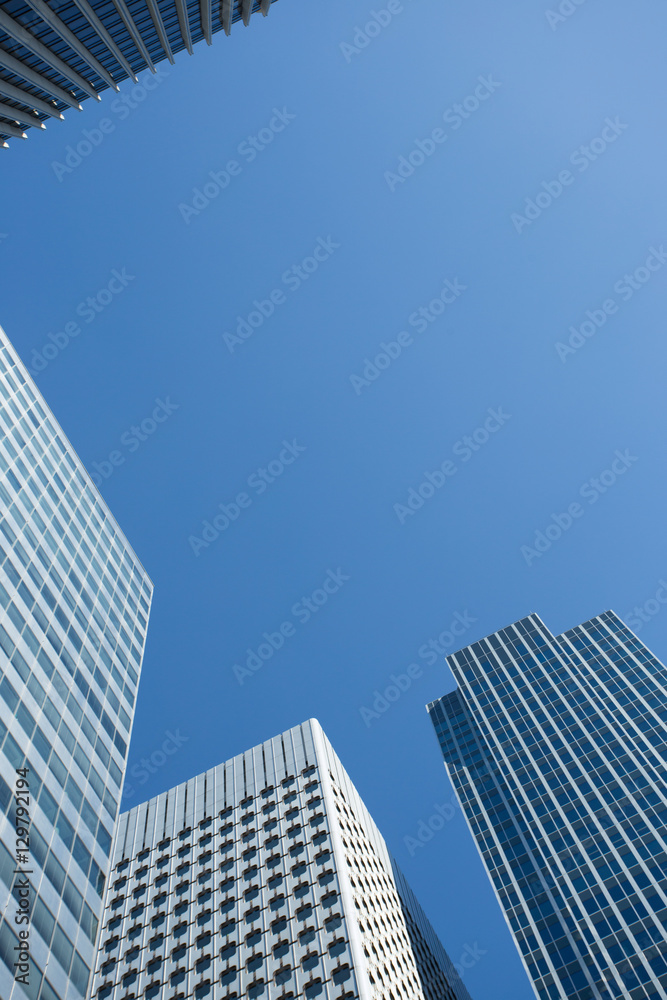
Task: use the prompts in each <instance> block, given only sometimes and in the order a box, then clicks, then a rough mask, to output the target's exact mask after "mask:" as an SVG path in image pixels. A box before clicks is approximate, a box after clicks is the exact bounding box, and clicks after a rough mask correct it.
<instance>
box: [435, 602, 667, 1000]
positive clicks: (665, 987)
mask: <svg viewBox="0 0 667 1000" xmlns="http://www.w3.org/2000/svg"><path fill="white" fill-rule="evenodd" d="M448 662H449V665H450V667H451V669H452V671H453V673H454V676H455V678H456V680H457V682H458V685H459V686H458V688H457V690H455V691H453V692H452V693H451V694H447V695H445V697H444V698H441V699H439V700H438V701H435V702H433V703H432V704H430V705H429V706H428V711H429V713H430V717H431V721H432V722H433V725H434V727H435V731H436V734H437V736H438V740H439V742H440V746H441V749H442V753H443V755H444V758H445V763H446V766H447V770H448V772H449V775H450V777H451V779H452V782H453V784H454V787H455V789H456V791H457V793H458V795H459V798H460V800H461V804H462V807H463V810H464V813H465V816H466V818H467V821H468V825H469V827H470V830H471V832H472V834H473V836H474V838H475V840H476V842H477V846H478V849H479V851H480V854H481V856H482V859H483V861H484V864H485V865H486V868H487V870H488V873H489V877H490V878H491V881H492V882H493V885H494V887H495V891H496V895H497V896H498V899H499V901H500V903H501V905H502V907H503V908H504V911H505V916H506V919H507V922H508V924H509V926H510V928H511V930H512V932H513V934H514V938H515V941H516V944H517V947H518V949H519V951H520V954H521V956H522V958H523V962H524V965H525V967H526V970H527V971H528V974H529V976H530V977H531V978H532V981H533V984H534V989H535V992H536V994H537V996H538V997H540V1000H547V998H548V1000H591V998H596V1000H611V998H617V997H623V998H628V1000H664V998H665V997H667V940H666V938H667V785H666V782H665V778H666V775H667V748H666V746H665V736H666V735H667V730H666V728H665V719H666V718H667V670H666V669H665V667H664V666H663V664H662V663H660V661H659V660H657V659H656V658H655V656H653V655H652V653H651V652H650V651H649V650H648V649H647V648H646V646H644V645H643V643H641V642H640V641H639V640H638V639H637V638H636V636H635V635H633V633H632V632H631V631H630V630H629V629H628V628H627V627H626V626H625V625H624V624H623V622H622V621H621V620H620V619H619V618H618V617H617V616H616V615H615V614H613V613H612V612H606V613H605V614H602V615H600V616H598V617H596V618H593V619H591V620H590V621H587V622H585V623H584V624H583V625H578V626H577V627H576V628H573V629H570V630H568V631H567V632H564V633H563V634H562V635H559V636H556V637H554V636H553V635H552V634H551V633H550V632H549V630H548V629H547V628H546V627H545V625H544V624H543V623H542V621H541V620H540V619H539V617H537V615H529V616H528V617H527V618H524V619H522V620H521V621H518V622H515V623H514V624H513V625H510V626H508V627H507V628H505V629H502V630H501V631H499V632H496V633H494V634H493V635H489V636H487V637H486V638H485V639H482V640H481V641H479V642H475V643H472V645H470V646H468V647H466V648H465V649H462V650H460V651H459V652H457V653H454V654H453V655H451V656H449V657H448Z"/></svg>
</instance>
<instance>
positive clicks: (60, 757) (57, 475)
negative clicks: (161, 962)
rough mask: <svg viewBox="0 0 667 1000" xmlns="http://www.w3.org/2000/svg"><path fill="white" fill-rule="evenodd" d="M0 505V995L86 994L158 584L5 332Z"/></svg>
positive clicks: (0, 344)
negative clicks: (22, 978)
mask: <svg viewBox="0 0 667 1000" xmlns="http://www.w3.org/2000/svg"><path fill="white" fill-rule="evenodd" d="M0 512H1V513H0V996H1V997H3V1000H22V998H24V997H28V998H30V1000H70V998H72V1000H79V998H81V997H84V996H85V995H86V992H87V987H88V985H89V975H90V972H91V970H92V966H93V963H94V956H95V942H96V938H97V932H98V926H99V921H100V918H101V915H102V898H103V895H104V889H105V880H106V875H107V872H108V868H109V863H110V853H111V846H112V841H113V832H114V826H115V821H116V817H117V813H118V805H119V801H120V790H121V786H122V780H123V772H124V769H125V762H126V756H127V746H128V742H129V737H130V730H131V724H132V718H133V714H134V704H135V698H136V691H137V684H138V678H139V672H140V668H141V661H142V655H143V648H144V642H145V636H146V627H147V619H148V613H149V606H150V599H151V590H152V586H151V583H150V581H149V580H148V578H147V576H146V574H145V572H144V570H143V569H142V567H141V565H140V564H139V563H138V561H137V559H136V557H135V556H134V554H133V552H132V550H131V549H130V548H129V547H128V544H127V542H126V540H125V538H124V537H123V535H122V534H121V532H120V530H119V529H118V527H117V526H116V524H115V522H114V521H113V519H112V517H111V516H110V514H109V511H108V509H107V508H106V506H105V505H104V503H103V502H102V500H101V498H100V496H99V494H98V493H97V491H96V489H95V488H94V486H93V485H92V483H91V481H90V479H89V477H88V475H87V473H86V472H85V470H84V468H83V466H82V465H81V463H80V462H79V460H78V458H77V456H76V455H75V453H74V451H73V450H72V448H71V446H70V445H69V442H68V441H67V440H66V439H65V437H64V435H63V433H62V430H61V429H60V427H59V426H58V424H57V423H56V421H55V420H54V418H53V416H52V415H51V413H50V411H49V410H48V408H47V407H46V404H45V403H44V401H43V399H42V398H41V396H40V394H39V392H38V390H37V389H36V387H35V386H34V384H33V383H32V381H31V380H30V378H29V376H28V374H27V372H26V369H25V367H24V366H23V365H22V363H21V362H20V361H19V359H18V357H17V356H16V354H15V352H14V351H13V349H12V347H11V345H10V344H9V342H8V341H7V339H6V337H5V335H4V334H3V333H2V331H0ZM18 768H28V769H29V770H28V773H27V782H28V793H29V806H28V812H29V816H30V824H29V850H28V853H29V863H28V864H23V865H19V866H18V867H19V868H22V869H28V870H29V871H30V872H31V874H30V893H29V897H28V898H29V899H30V903H31V907H32V910H31V914H30V916H31V928H30V932H29V933H30V938H29V946H30V953H31V959H30V971H29V974H28V979H29V984H28V985H26V986H22V985H20V984H19V983H17V982H15V981H14V972H15V969H14V962H15V961H16V959H17V955H16V952H15V950H14V949H15V946H16V944H17V931H18V930H19V928H21V929H23V927H22V926H21V925H19V924H17V923H16V919H15V918H16V913H17V901H18V895H19V894H18V891H17V883H18V879H17V878H16V876H15V869H16V868H17V863H16V857H17V841H16V836H17V835H16V807H17V802H16V799H15V789H16V787H17V769H18ZM19 815H22V814H21V813H19ZM19 825H20V824H19Z"/></svg>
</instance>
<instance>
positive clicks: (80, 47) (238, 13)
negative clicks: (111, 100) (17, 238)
mask: <svg viewBox="0 0 667 1000" xmlns="http://www.w3.org/2000/svg"><path fill="white" fill-rule="evenodd" d="M271 3H272V0H219V2H215V0H195V2H190V3H186V0H146V2H145V3H142V2H137V0H129V2H126V0H50V2H49V3H47V2H46V0H3V3H2V4H0V146H6V145H7V142H6V141H5V140H7V139H11V138H25V132H24V129H25V128H27V127H29V126H31V125H32V126H34V125H37V126H40V125H41V124H42V122H44V121H45V120H47V119H48V118H62V117H63V115H62V112H63V111H66V110H67V109H68V108H78V109H80V108H81V104H80V102H81V101H82V100H84V99H85V98H87V97H97V95H98V94H99V93H100V92H101V91H103V90H106V89H107V87H115V88H116V89H117V85H118V83H119V82H120V81H121V80H126V79H127V78H128V77H129V78H131V79H133V80H136V79H137V73H139V72H140V71H141V70H145V69H149V70H152V71H153V72H155V66H156V64H157V63H159V62H161V61H162V60H163V59H168V60H169V62H171V63H173V62H174V55H175V54H176V53H177V52H180V51H181V50H183V49H187V51H188V52H190V53H192V47H193V45H195V44H196V43H197V42H198V41H201V40H202V39H206V41H207V42H208V44H209V45H210V44H211V38H212V36H213V35H214V34H215V32H216V31H221V30H222V31H224V32H225V34H227V35H228V34H229V33H230V30H231V26H232V24H233V23H234V22H235V21H243V23H244V24H246V25H247V24H249V22H250V18H251V16H252V14H253V13H261V14H263V15H264V16H266V15H267V14H268V12H269V9H270V7H271Z"/></svg>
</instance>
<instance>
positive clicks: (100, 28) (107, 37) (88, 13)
mask: <svg viewBox="0 0 667 1000" xmlns="http://www.w3.org/2000/svg"><path fill="white" fill-rule="evenodd" d="M74 3H75V4H76V6H77V8H78V9H79V10H80V11H81V13H82V15H83V17H84V18H85V20H86V21H87V22H88V23H89V24H90V25H91V27H92V28H93V29H94V31H95V33H96V35H97V37H98V38H99V39H100V40H101V41H102V42H103V43H104V45H105V46H106V48H107V49H108V50H109V52H110V53H111V55H112V56H113V57H114V59H115V60H116V62H117V63H118V65H119V67H120V68H121V70H123V71H124V72H125V73H127V75H128V76H129V77H131V78H132V79H133V80H136V75H135V73H134V70H133V68H132V65H131V64H130V63H129V62H128V60H127V59H126V58H125V56H124V55H123V52H122V51H121V49H120V48H119V47H118V45H116V42H115V41H114V39H113V36H112V35H111V33H110V32H109V31H108V30H107V28H106V27H105V26H104V24H102V22H101V21H100V19H99V17H98V16H97V14H96V13H95V11H94V10H93V8H92V7H91V6H90V4H89V3H88V0H74ZM70 27H72V25H71V24H70ZM72 30H74V29H72ZM89 47H90V46H89ZM91 51H92V49H91Z"/></svg>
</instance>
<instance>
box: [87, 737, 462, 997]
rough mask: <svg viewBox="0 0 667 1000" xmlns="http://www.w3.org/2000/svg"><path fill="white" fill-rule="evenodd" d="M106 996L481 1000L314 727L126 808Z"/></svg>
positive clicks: (98, 978)
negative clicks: (470, 989) (471, 991)
mask: <svg viewBox="0 0 667 1000" xmlns="http://www.w3.org/2000/svg"><path fill="white" fill-rule="evenodd" d="M92 996H93V998H94V1000H121V998H126V997H136V998H139V997H141V998H144V997H145V998H148V1000H152V998H154V1000H186V998H187V1000H205V998H209V1000H236V998H241V997H243V998H244V1000H246V998H249V1000H290V998H292V1000H295V998H299V1000H304V998H305V1000H313V998H318V1000H470V996H469V994H468V991H467V989H466V988H465V986H464V985H463V983H462V982H461V980H460V978H459V976H458V974H457V972H456V970H455V968H454V967H453V965H452V963H451V962H450V960H449V958H448V956H447V954H446V952H445V950H444V948H443V947H442V945H441V944H440V941H439V940H438V938H437V937H436V935H435V932H434V931H433V929H432V927H431V925H430V923H429V922H428V920H427V919H426V917H425V915H424V913H423V911H422V909H421V907H420V906H419V903H418V902H417V901H416V899H415V897H414V895H413V894H412V892H411V890H410V887H409V886H408V884H407V883H406V881H405V879H404V877H403V875H402V874H401V872H400V870H399V869H398V867H397V865H396V863H395V862H394V860H393V859H392V858H391V856H390V855H389V853H388V851H387V847H386V845H385V842H384V840H383V838H382V835H381V834H380V832H379V830H378V828H377V827H376V825H375V823H374V822H373V820H372V819H371V817H370V815H369V813H368V811H367V809H366V807H365V806H364V804H363V802H362V800H361V798H360V797H359V794H358V792H357V791H356V789H355V788H354V785H353V784H352V782H351V781H350V779H349V777H348V775H347V773H346V772H345V770H344V768H343V766H342V765H341V763H340V761H339V759H338V757H337V756H336V754H335V752H334V750H333V748H332V746H331V744H330V743H329V741H328V740H327V738H326V736H325V735H324V733H323V732H322V729H321V727H320V725H319V724H318V723H317V721H316V720H314V719H311V720H309V721H308V722H305V723H303V724H302V725H300V726H296V727H294V728H293V729H290V730H288V731H287V732H285V733H283V734H282V735H280V736H277V737H275V738H274V739H271V740H267V741H266V742H265V743H262V744H260V745H259V746H256V747H254V748H253V749H252V750H249V751H247V752H246V753H243V754H241V755H239V756H238V757H234V758H232V759H231V760H228V761H226V762H225V763H224V764H220V765H219V766H218V767H215V768H212V769H211V770H210V771H207V772H206V773H204V774H200V775H199V776H198V777H196V778H192V779H190V781H187V782H185V783H184V784H182V785H178V786H177V787H176V788H172V789H171V790H170V791H168V792H164V793H163V794H162V795H158V796H156V797H155V798H153V799H151V800H150V801H149V802H145V803H143V804H142V805H139V806H136V807H135V808H133V809H131V810H130V811H129V812H127V813H123V815H122V816H121V817H120V821H119V824H118V832H117V835H116V841H115V845H114V851H113V872H112V874H111V876H110V879H109V886H108V890H107V896H106V904H105V914H104V927H103V932H102V937H101V942H100V952H99V956H98V961H97V968H96V975H95V981H94V984H93V992H92Z"/></svg>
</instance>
